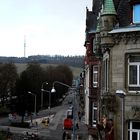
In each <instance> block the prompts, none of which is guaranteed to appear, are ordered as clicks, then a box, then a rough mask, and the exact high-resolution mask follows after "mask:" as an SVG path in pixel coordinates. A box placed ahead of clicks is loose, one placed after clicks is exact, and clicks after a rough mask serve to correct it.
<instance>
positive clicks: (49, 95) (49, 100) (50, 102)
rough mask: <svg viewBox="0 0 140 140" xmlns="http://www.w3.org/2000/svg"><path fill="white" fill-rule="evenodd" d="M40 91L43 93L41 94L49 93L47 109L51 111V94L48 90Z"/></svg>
mask: <svg viewBox="0 0 140 140" xmlns="http://www.w3.org/2000/svg"><path fill="white" fill-rule="evenodd" d="M41 91H42V93H43V92H48V93H49V107H48V108H49V110H51V92H50V91H48V90H45V89H43V88H42V89H41Z"/></svg>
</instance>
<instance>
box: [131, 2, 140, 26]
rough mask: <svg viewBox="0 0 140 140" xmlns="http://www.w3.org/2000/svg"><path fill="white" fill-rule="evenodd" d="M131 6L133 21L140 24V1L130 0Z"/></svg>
mask: <svg viewBox="0 0 140 140" xmlns="http://www.w3.org/2000/svg"><path fill="white" fill-rule="evenodd" d="M130 7H131V22H132V23H133V24H140V1H139V0H130Z"/></svg>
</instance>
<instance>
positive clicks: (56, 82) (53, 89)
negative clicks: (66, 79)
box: [51, 81, 76, 140]
mask: <svg viewBox="0 0 140 140" xmlns="http://www.w3.org/2000/svg"><path fill="white" fill-rule="evenodd" d="M55 84H61V85H63V86H66V87H68V88H72V87H71V86H69V85H67V84H65V83H62V82H59V81H54V82H53V87H52V90H51V92H52V93H53V92H56V90H55V87H54V85H55ZM72 89H73V88H72ZM73 107H74V108H73V136H72V140H75V119H76V118H75V93H74V98H73Z"/></svg>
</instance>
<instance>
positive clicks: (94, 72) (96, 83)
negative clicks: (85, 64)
mask: <svg viewBox="0 0 140 140" xmlns="http://www.w3.org/2000/svg"><path fill="white" fill-rule="evenodd" d="M96 68H97V70H95V69H96ZM95 77H96V78H95ZM98 80H99V67H98V65H94V66H93V87H94V88H97V87H98V83H99V82H98Z"/></svg>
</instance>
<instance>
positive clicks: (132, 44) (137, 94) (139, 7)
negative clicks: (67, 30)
mask: <svg viewBox="0 0 140 140" xmlns="http://www.w3.org/2000/svg"><path fill="white" fill-rule="evenodd" d="M87 13H88V12H87ZM91 13H92V16H91V15H90V17H91V18H90V21H93V22H90V23H91V24H86V40H85V46H86V56H85V61H86V63H85V64H86V65H85V71H86V72H87V74H85V86H84V87H85V119H86V123H87V124H88V126H89V132H91V133H90V134H91V135H92V137H94V139H95V138H96V135H97V139H98V138H99V136H98V134H97V129H96V127H95V126H96V125H95V124H94V120H95V118H96V120H97V121H99V120H100V119H101V117H102V115H104V114H105V115H106V116H107V118H108V119H112V120H113V123H114V139H115V140H120V139H122V140H139V139H140V1H139V0H129V1H128V0H114V1H113V0H100V1H98V0H97V1H96V0H94V1H93V9H92V11H91V12H90V14H91ZM88 17H89V15H88V14H87V19H88ZM87 19H86V21H87ZM86 23H87V22H86ZM90 27H92V29H91V28H90ZM95 27H96V28H95ZM87 29H88V30H87ZM88 48H90V49H88ZM89 50H90V51H91V52H90V51H89ZM88 52H90V53H89V54H92V57H90V56H91V55H89V56H88ZM90 58H92V59H90ZM87 62H88V63H87ZM89 62H90V63H89ZM94 64H96V66H97V67H98V69H96V70H97V71H96V76H98V78H97V79H98V81H97V82H96V84H97V85H96V88H94ZM97 73H98V75H97ZM118 95H119V96H118ZM94 105H96V107H95V106H94ZM95 109H97V111H96V112H94V111H95ZM91 129H92V131H91Z"/></svg>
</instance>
